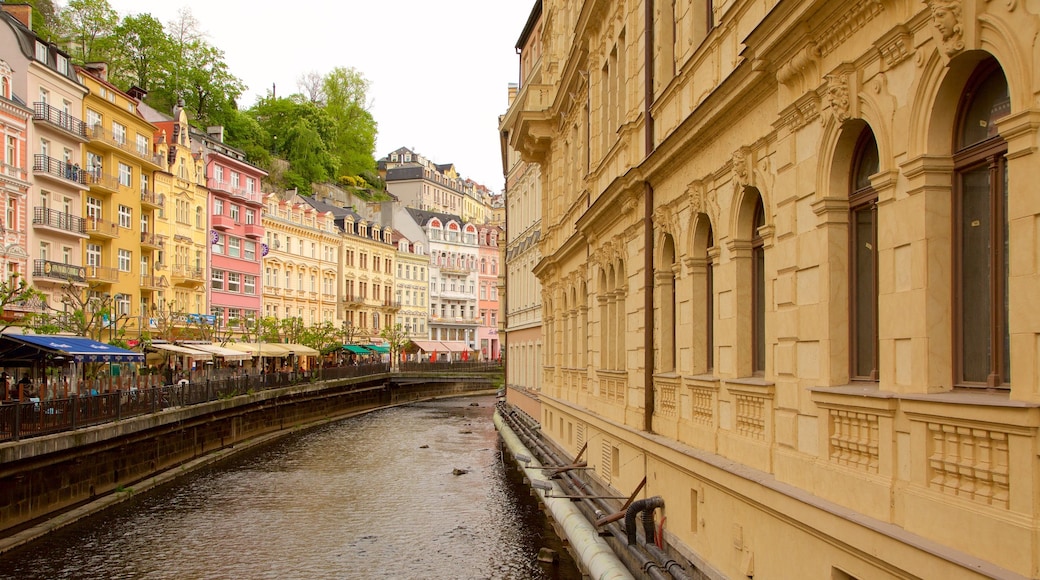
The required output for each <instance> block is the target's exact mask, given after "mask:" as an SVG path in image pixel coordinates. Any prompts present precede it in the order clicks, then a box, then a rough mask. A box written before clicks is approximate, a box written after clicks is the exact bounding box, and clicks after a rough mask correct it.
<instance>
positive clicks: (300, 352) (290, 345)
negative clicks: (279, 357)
mask: <svg viewBox="0 0 1040 580" xmlns="http://www.w3.org/2000/svg"><path fill="white" fill-rule="evenodd" d="M278 346H284V347H285V348H287V349H289V351H290V352H292V353H293V354H295V355H296V356H318V355H320V354H321V353H320V352H318V351H317V350H315V349H313V348H311V347H309V346H307V345H304V344H297V343H295V342H287V343H285V344H279V345H278Z"/></svg>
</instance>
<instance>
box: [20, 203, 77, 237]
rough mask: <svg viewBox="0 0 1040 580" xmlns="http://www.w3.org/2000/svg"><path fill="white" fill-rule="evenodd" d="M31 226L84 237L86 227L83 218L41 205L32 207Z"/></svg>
mask: <svg viewBox="0 0 1040 580" xmlns="http://www.w3.org/2000/svg"><path fill="white" fill-rule="evenodd" d="M32 223H33V228H35V229H39V230H49V231H51V232H54V233H56V234H64V235H73V236H76V237H86V234H87V228H86V224H85V222H84V221H83V218H81V217H79V216H76V215H70V214H67V213H63V212H60V211H58V210H56V209H47V208H43V207H34V208H33V221H32Z"/></svg>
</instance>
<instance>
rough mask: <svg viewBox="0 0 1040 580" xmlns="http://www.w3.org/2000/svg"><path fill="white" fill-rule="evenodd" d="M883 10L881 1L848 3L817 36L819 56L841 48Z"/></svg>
mask: <svg viewBox="0 0 1040 580" xmlns="http://www.w3.org/2000/svg"><path fill="white" fill-rule="evenodd" d="M883 9H884V7H883V6H882V4H881V0H865V1H861V2H849V3H848V9H847V10H845V12H844V13H843V14H839V15H838V16H837V17H836V18H834V19H833V20H832V22H833V24H831V25H830V26H829V27H828V28H827V29H826V30H824V31H823V33H822V34H820V35H819V36H817V40H818V43H817V45H818V48H819V56H821V57H824V56H827V55H828V54H830V53H831V51H833V50H834V49H836V48H837V47H839V46H841V45H842V43H844V42H845V41H846V40H848V39H849V37H851V36H852V35H853V34H855V33H856V32H858V31H859V30H860V29H862V28H863V27H864V26H866V25H867V23H869V22H870V21H871V20H873V19H874V18H875V17H876V16H877V15H878V14H881V11H882V10H883Z"/></svg>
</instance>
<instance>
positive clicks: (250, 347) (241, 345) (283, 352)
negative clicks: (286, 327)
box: [225, 342, 289, 358]
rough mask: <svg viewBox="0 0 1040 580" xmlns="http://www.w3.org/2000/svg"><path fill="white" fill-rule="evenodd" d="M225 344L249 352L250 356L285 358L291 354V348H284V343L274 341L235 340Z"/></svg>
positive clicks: (233, 348)
mask: <svg viewBox="0 0 1040 580" xmlns="http://www.w3.org/2000/svg"><path fill="white" fill-rule="evenodd" d="M225 346H226V347H227V348H230V349H232V350H237V351H239V352H245V353H249V356H251V357H253V356H261V357H273V358H283V357H287V356H289V349H287V348H284V345H281V344H275V343H272V342H261V343H255V342H233V343H231V344H227V345H225Z"/></svg>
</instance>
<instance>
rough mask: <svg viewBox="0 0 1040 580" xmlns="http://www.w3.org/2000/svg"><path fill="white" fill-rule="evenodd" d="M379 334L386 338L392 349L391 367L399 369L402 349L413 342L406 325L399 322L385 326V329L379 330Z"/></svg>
mask: <svg viewBox="0 0 1040 580" xmlns="http://www.w3.org/2000/svg"><path fill="white" fill-rule="evenodd" d="M379 336H380V337H381V338H383V339H384V340H386V344H387V347H389V349H390V369H391V370H397V368H398V363H399V362H400V359H401V351H403V350H404V349H405V348H406V347H407V346H408V345H409V343H411V342H412V341H411V340H409V339H408V333H407V332H405V331H404V327H403V326H401V324H400V323H398V324H395V325H393V326H384V327H383V329H382V330H380V331H379Z"/></svg>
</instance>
